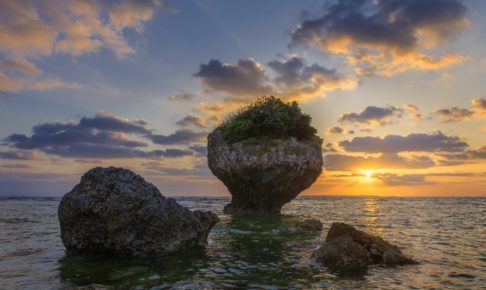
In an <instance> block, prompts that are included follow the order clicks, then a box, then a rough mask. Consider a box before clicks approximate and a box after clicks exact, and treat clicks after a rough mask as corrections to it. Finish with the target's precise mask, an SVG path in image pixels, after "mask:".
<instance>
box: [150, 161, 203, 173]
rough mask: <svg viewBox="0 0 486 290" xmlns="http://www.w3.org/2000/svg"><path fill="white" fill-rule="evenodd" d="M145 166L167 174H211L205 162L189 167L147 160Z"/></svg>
mask: <svg viewBox="0 0 486 290" xmlns="http://www.w3.org/2000/svg"><path fill="white" fill-rule="evenodd" d="M145 166H146V168H147V169H148V170H151V171H155V172H157V173H164V174H165V175H169V176H201V177H209V176H212V173H211V171H210V170H209V167H208V164H207V162H205V161H204V162H198V163H196V164H194V165H193V167H191V168H173V167H167V166H163V165H161V164H159V163H156V162H149V163H146V164H145Z"/></svg>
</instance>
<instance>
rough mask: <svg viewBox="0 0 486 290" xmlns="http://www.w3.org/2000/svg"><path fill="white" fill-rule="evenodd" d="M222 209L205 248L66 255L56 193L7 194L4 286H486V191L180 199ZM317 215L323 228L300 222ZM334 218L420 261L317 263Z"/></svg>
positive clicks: (2, 230) (0, 263)
mask: <svg viewBox="0 0 486 290" xmlns="http://www.w3.org/2000/svg"><path fill="white" fill-rule="evenodd" d="M176 199H177V201H178V202H179V203H180V204H182V205H184V206H187V207H189V208H191V209H204V210H211V211H214V212H216V213H217V214H218V215H219V216H220V218H221V222H220V223H218V224H217V225H216V226H215V227H214V228H213V230H212V232H211V234H210V236H209V243H208V246H207V248H206V250H193V251H185V252H182V253H176V254H173V255H170V256H167V257H164V258H160V259H157V260H147V259H128V258H114V257H104V256H100V255H98V256H86V255H66V253H65V251H64V247H63V245H62V242H61V239H60V236H59V226H58V220H57V206H58V204H59V199H57V198H36V199H29V198H23V199H7V198H3V199H0V289H62V288H66V287H70V286H81V285H87V284H90V283H100V284H105V285H111V286H115V288H116V289H202V288H207V289H231V288H240V289H241V288H246V289H320V288H330V289H424V288H426V289H486V198H378V197H299V198H297V199H296V200H294V201H292V202H291V203H290V204H288V205H286V206H285V207H284V209H283V215H282V216H280V217H260V218H257V217H231V216H229V215H224V214H222V208H223V206H224V205H225V204H226V203H227V202H228V201H229V199H228V198H194V197H186V198H176ZM309 217H313V218H318V219H320V220H321V221H322V222H323V224H324V230H323V232H322V233H307V234H303V233H300V232H297V231H295V229H294V227H293V224H294V223H295V221H297V220H301V219H304V218H309ZM332 222H346V223H351V224H353V225H355V226H356V227H358V228H359V229H362V230H365V231H368V232H370V233H373V234H377V235H380V236H382V237H383V238H385V239H387V240H389V241H390V242H392V243H395V244H396V245H398V246H399V247H400V248H401V249H402V250H403V251H404V252H405V253H406V254H408V255H409V256H411V257H413V258H414V259H416V260H417V261H418V262H419V264H418V265H409V266H400V267H391V268H385V267H380V266H376V267H370V268H369V269H368V270H367V271H366V272H360V273H342V272H333V271H332V270H330V269H327V268H325V267H319V266H317V265H313V264H312V263H311V262H310V255H311V252H312V251H313V250H314V249H315V248H316V247H318V245H319V244H320V243H321V242H322V241H323V240H324V239H325V236H326V233H327V230H328V229H329V226H330V224H331V223H332Z"/></svg>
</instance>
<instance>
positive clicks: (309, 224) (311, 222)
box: [295, 219, 322, 232]
mask: <svg viewBox="0 0 486 290" xmlns="http://www.w3.org/2000/svg"><path fill="white" fill-rule="evenodd" d="M295 227H296V228H297V230H299V231H316V232H317V231H322V223H321V221H320V220H318V219H306V220H303V221H298V222H296V223H295Z"/></svg>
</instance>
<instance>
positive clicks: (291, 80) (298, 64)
mask: <svg viewBox="0 0 486 290" xmlns="http://www.w3.org/2000/svg"><path fill="white" fill-rule="evenodd" d="M268 66H269V67H270V68H271V69H273V71H274V72H275V73H276V77H275V79H274V87H275V89H274V91H275V93H276V94H277V95H279V96H283V97H285V98H287V99H291V100H300V101H305V100H308V99H312V98H316V97H322V96H325V95H326V93H328V92H332V91H336V90H351V89H354V88H355V87H356V86H357V85H358V82H357V79H356V78H354V77H351V76H345V75H342V74H340V73H338V72H337V71H336V70H334V69H327V68H325V67H323V66H320V65H318V64H316V63H315V64H312V65H307V64H306V62H305V60H304V59H303V58H302V57H300V56H298V55H290V56H289V57H287V58H284V59H283V60H274V61H271V62H270V63H269V64H268Z"/></svg>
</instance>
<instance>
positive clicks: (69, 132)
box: [0, 113, 205, 159]
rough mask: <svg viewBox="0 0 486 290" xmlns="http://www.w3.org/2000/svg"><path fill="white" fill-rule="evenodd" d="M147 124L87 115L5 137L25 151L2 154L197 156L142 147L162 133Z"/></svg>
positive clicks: (177, 138)
mask: <svg viewBox="0 0 486 290" xmlns="http://www.w3.org/2000/svg"><path fill="white" fill-rule="evenodd" d="M147 126H148V124H147V123H146V122H145V121H140V120H139V121H129V120H127V119H123V118H121V117H118V116H116V115H111V114H106V113H99V114H97V115H96V116H95V117H94V118H87V117H83V118H81V120H80V121H79V123H74V122H68V123H60V122H55V123H43V124H39V125H36V126H34V127H33V128H32V135H31V136H27V135H24V134H11V135H10V136H8V137H7V138H5V139H4V142H5V144H6V145H7V146H10V147H13V148H16V149H22V150H23V151H8V152H2V153H1V154H0V157H2V158H9V159H15V158H16V159H22V158H32V157H36V156H38V153H35V151H29V150H39V151H42V152H44V153H46V154H50V155H57V156H61V157H69V158H98V159H111V158H158V157H167V158H175V157H182V156H190V155H193V151H192V150H189V149H186V150H181V149H165V150H151V151H150V150H149V151H146V150H141V148H145V147H148V144H147V143H145V142H143V141H140V140H141V139H142V138H148V139H151V138H152V137H153V138H155V139H157V138H161V137H160V135H154V134H152V130H149V129H148V128H147ZM184 132H185V133H187V132H186V131H184ZM184 132H182V133H184ZM195 134H196V133H195ZM198 134H199V133H198ZM201 134H202V133H201ZM204 134H205V133H204ZM182 135H184V134H181V132H180V131H178V132H176V133H175V134H173V135H169V137H166V138H168V140H169V141H171V142H169V141H167V142H166V143H165V144H178V141H179V142H185V140H184V138H183V137H184V136H182ZM185 136H186V137H187V134H186V135H185ZM194 137H195V136H193V138H194ZM157 140H158V139H157ZM27 152H29V153H27ZM36 154H37V155H36Z"/></svg>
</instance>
